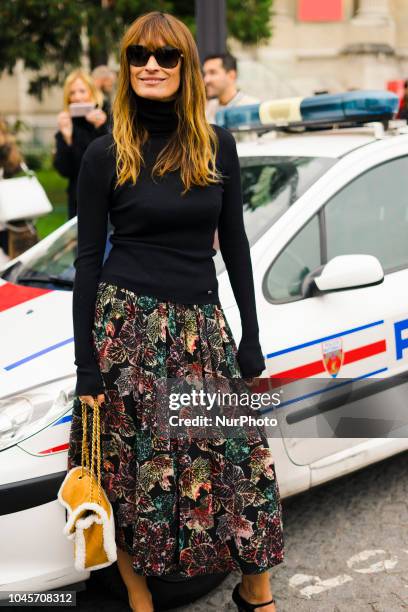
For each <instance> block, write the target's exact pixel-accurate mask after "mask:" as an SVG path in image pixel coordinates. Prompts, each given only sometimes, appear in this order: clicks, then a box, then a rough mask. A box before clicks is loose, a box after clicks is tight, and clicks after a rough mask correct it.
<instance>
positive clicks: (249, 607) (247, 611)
mask: <svg viewBox="0 0 408 612" xmlns="http://www.w3.org/2000/svg"><path fill="white" fill-rule="evenodd" d="M239 586H240V583H239V582H238V584H236V585H235V587H234V590H233V591H232V601H233V602H234V603H236V604H237V608H238V612H252V611H253V610H255V609H256V608H260V607H262V606H267V605H269V604H271V603H276V602H275V600H274V599H273V598H272V599H271V600H270V601H265V602H263V603H257V604H253V603H249V601H247V600H246V599H244V598H243V597H242V595H241V594H240V592H239Z"/></svg>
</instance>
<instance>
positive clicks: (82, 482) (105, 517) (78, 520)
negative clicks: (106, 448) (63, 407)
mask: <svg viewBox="0 0 408 612" xmlns="http://www.w3.org/2000/svg"><path fill="white" fill-rule="evenodd" d="M81 404H82V451H81V465H80V466H78V467H74V468H72V469H71V470H70V471H69V472H68V473H67V475H66V476H65V479H64V481H63V483H62V484H61V487H60V489H59V491H58V501H59V502H60V503H61V504H62V505H63V506H64V508H66V510H67V512H68V520H67V523H66V525H65V527H64V529H63V533H64V535H66V536H67V538H68V539H69V540H73V542H74V559H75V569H76V570H78V571H82V570H97V569H101V568H103V567H107V566H108V565H111V564H112V563H114V562H115V561H116V559H117V554H116V542H115V522H114V517H113V512H112V506H111V504H110V501H109V499H108V498H107V496H106V493H105V491H104V490H103V488H102V486H101V445H100V443H101V440H100V438H101V435H100V414H99V404H98V401H97V399H96V398H95V399H94V405H93V420H92V450H91V456H92V460H91V467H89V453H88V440H87V422H88V419H87V404H86V402H84V401H82V400H81ZM95 459H96V468H97V469H96V474H95Z"/></svg>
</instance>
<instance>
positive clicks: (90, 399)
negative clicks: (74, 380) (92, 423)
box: [79, 393, 105, 408]
mask: <svg viewBox="0 0 408 612" xmlns="http://www.w3.org/2000/svg"><path fill="white" fill-rule="evenodd" d="M79 399H80V400H82V401H83V402H85V403H86V404H88V406H90V407H91V408H93V405H94V401H95V399H94V397H93V396H92V395H80V396H79ZM96 399H97V400H98V404H99V406H100V405H101V404H102V403H103V402H104V401H105V394H104V393H100V394H99V395H97V396H96Z"/></svg>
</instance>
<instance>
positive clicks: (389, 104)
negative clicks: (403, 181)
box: [215, 90, 399, 130]
mask: <svg viewBox="0 0 408 612" xmlns="http://www.w3.org/2000/svg"><path fill="white" fill-rule="evenodd" d="M398 107H399V98H398V96H397V95H396V94H394V93H392V92H390V91H385V90H361V91H348V92H345V93H339V94H322V95H318V96H311V97H309V98H287V99H282V100H267V101H265V102H260V103H257V104H247V105H245V106H234V107H231V108H225V109H221V110H219V111H218V112H217V113H216V116H215V121H216V123H218V125H221V126H223V127H226V128H230V129H242V130H243V129H251V128H256V127H263V126H265V127H267V126H268V125H271V126H273V125H277V126H278V125H282V126H286V125H287V126H290V125H305V126H307V124H308V123H309V124H313V123H319V122H320V123H323V122H327V123H350V122H351V121H355V122H359V123H362V122H364V121H375V120H381V119H382V120H385V119H393V118H394V117H395V116H396V114H397V112H398Z"/></svg>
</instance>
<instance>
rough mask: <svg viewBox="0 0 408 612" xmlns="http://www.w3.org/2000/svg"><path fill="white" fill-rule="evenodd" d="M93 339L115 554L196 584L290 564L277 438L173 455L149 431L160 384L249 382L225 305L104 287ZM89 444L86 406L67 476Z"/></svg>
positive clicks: (142, 569) (176, 445)
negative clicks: (272, 444) (273, 443)
mask: <svg viewBox="0 0 408 612" xmlns="http://www.w3.org/2000/svg"><path fill="white" fill-rule="evenodd" d="M92 337H93V342H94V348H95V351H96V356H97V361H98V364H99V367H100V371H101V375H102V379H103V383H104V386H105V403H104V404H102V406H101V411H100V414H101V436H102V449H101V452H102V456H103V457H102V461H103V463H102V466H101V467H102V470H101V471H102V484H103V487H104V489H105V491H106V493H107V496H108V498H109V500H110V502H111V504H112V508H113V513H114V518H115V534H116V536H115V537H116V543H117V546H118V547H119V548H121V549H122V550H124V551H126V552H127V553H128V554H129V555H131V557H132V561H133V568H134V571H135V572H136V573H137V574H140V575H145V576H158V575H163V574H179V575H180V576H182V577H185V578H188V577H192V576H196V575H199V574H216V573H225V572H229V571H232V570H239V571H241V572H243V573H246V574H257V573H261V572H264V571H266V570H267V569H269V568H271V567H273V566H274V565H277V564H278V563H281V562H282V561H283V556H284V549H283V530H282V506H281V501H280V496H279V487H278V482H277V479H276V473H275V466H274V460H273V457H272V455H271V452H270V450H269V445H268V440H267V438H266V437H265V436H264V435H263V434H260V435H259V436H258V438H255V440H256V439H257V440H258V441H257V442H254V438H251V437H247V438H244V439H243V438H242V437H241V438H236V437H227V438H224V439H221V442H222V444H220V440H219V439H218V440H217V439H214V440H213V439H211V438H208V439H203V438H201V439H200V438H197V439H195V438H193V439H189V440H187V441H186V440H184V441H183V442H181V441H179V440H175V439H174V438H172V439H171V442H170V441H167V443H166V444H164V443H163V440H161V439H160V438H158V437H156V436H155V435H154V432H153V431H152V429H151V428H150V429H146V427H145V421H146V419H147V414H148V413H150V418H151V415H152V414H154V409H155V404H154V393H151V390H152V388H153V383H154V381H155V380H156V379H157V378H160V377H163V376H166V377H173V378H174V379H175V378H177V377H186V376H188V375H190V374H191V373H192V372H194V371H196V372H198V373H199V374H200V375H201V376H205V375H206V374H208V376H214V375H216V376H218V377H229V378H239V377H241V373H240V370H239V366H238V362H237V360H236V353H237V347H236V344H235V341H234V338H233V336H232V332H231V329H230V327H229V324H228V321H227V319H226V317H225V315H224V312H223V309H222V307H221V305H220V304H181V303H175V302H170V301H161V300H160V299H158V298H155V297H150V296H146V295H140V294H136V293H135V292H133V291H130V290H129V289H125V288H122V287H118V286H117V285H114V284H111V283H107V282H99V285H98V291H97V297H96V305H95V319H94V327H93V332H92ZM241 378H242V377H241ZM141 383H142V384H141ZM90 412H91V410H89V411H88V413H90ZM89 419H91V415H89ZM89 423H90V421H89ZM90 424H91V423H90ZM88 431H90V429H88ZM81 441H82V424H81V403H80V401H79V398H78V397H76V398H75V400H74V410H73V420H72V425H71V430H70V440H69V450H68V469H71V468H72V467H74V466H76V465H80V463H81Z"/></svg>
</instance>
